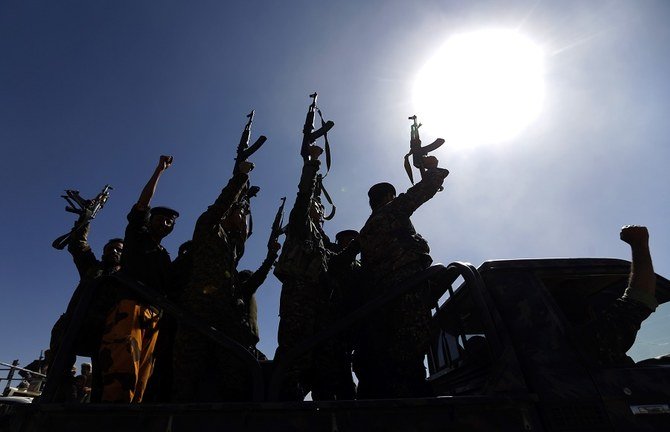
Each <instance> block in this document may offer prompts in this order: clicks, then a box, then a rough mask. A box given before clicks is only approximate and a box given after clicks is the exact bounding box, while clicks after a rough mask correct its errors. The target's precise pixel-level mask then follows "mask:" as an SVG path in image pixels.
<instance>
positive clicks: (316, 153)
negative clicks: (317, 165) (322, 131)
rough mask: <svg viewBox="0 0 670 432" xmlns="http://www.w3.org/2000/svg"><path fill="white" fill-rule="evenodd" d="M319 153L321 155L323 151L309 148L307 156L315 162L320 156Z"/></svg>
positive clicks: (316, 147)
mask: <svg viewBox="0 0 670 432" xmlns="http://www.w3.org/2000/svg"><path fill="white" fill-rule="evenodd" d="M321 153H323V149H322V148H321V147H319V146H315V145H312V146H309V156H310V159H312V160H317V159H318V158H319V156H321Z"/></svg>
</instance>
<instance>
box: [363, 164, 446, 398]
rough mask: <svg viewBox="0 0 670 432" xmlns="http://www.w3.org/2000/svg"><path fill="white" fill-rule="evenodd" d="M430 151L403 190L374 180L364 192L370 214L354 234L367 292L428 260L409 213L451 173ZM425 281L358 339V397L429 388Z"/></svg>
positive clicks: (374, 293)
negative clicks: (415, 177)
mask: <svg viewBox="0 0 670 432" xmlns="http://www.w3.org/2000/svg"><path fill="white" fill-rule="evenodd" d="M437 163H438V161H437V159H436V158H435V157H434V156H428V157H424V167H425V168H426V172H425V174H424V176H423V178H422V179H421V181H420V182H418V183H417V184H416V185H414V186H412V187H411V188H409V189H408V190H407V193H404V194H400V195H399V196H397V197H396V191H395V188H394V187H393V185H391V184H389V183H378V184H376V185H374V186H372V187H371V188H370V190H369V192H368V197H369V198H370V207H371V209H372V214H371V215H370V217H369V218H368V220H367V222H366V223H365V226H364V227H363V229H361V232H360V236H359V237H358V239H359V242H360V245H361V262H362V266H363V270H364V271H366V272H367V273H368V276H369V277H370V286H369V291H370V292H369V294H370V295H369V298H375V297H378V296H380V295H383V294H384V293H386V292H388V290H390V289H391V288H392V287H394V286H397V285H399V284H403V283H406V282H408V281H409V280H411V278H412V276H414V275H415V274H417V273H418V272H421V271H423V270H425V269H427V268H428V267H429V266H430V264H431V263H432V258H431V257H430V255H429V252H430V248H429V247H428V243H427V242H426V240H424V238H423V237H421V235H420V234H418V233H417V232H416V230H415V229H414V226H413V225H412V222H411V221H410V216H411V215H412V214H413V213H414V211H416V210H417V209H418V208H419V207H420V206H421V205H422V204H423V203H425V202H426V201H428V200H429V199H431V198H432V197H433V196H434V195H435V193H436V192H437V191H438V190H439V189H440V187H441V186H442V183H443V182H444V179H445V178H446V177H447V175H448V174H449V171H447V170H446V169H441V168H438V167H437ZM430 308H431V305H430V302H429V296H428V287H427V286H425V287H419V288H417V289H415V290H413V291H412V292H409V293H407V294H404V295H403V296H401V297H400V298H398V299H397V300H395V301H394V302H392V303H390V305H389V306H388V308H387V309H385V310H383V311H380V312H379V313H378V314H376V315H374V316H373V317H372V318H371V319H370V321H369V322H368V323H367V326H366V328H365V329H364V331H363V332H362V335H361V340H360V341H359V343H358V347H357V352H356V355H355V359H354V370H355V372H356V375H357V376H358V379H359V384H358V396H359V397H360V398H399V397H416V396H424V395H427V394H428V393H429V388H428V386H427V384H426V382H425V376H426V371H425V368H424V365H423V358H424V355H425V352H426V350H427V347H428V342H429V336H430V334H429V333H430V328H429V324H430Z"/></svg>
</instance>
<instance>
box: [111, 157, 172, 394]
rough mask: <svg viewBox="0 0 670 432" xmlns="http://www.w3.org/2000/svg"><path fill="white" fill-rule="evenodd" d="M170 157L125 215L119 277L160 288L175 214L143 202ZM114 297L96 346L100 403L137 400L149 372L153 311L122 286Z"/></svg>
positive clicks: (149, 196) (154, 330)
mask: <svg viewBox="0 0 670 432" xmlns="http://www.w3.org/2000/svg"><path fill="white" fill-rule="evenodd" d="M171 164H172V156H161V157H160V160H159V161H158V166H156V169H155V170H154V173H153V175H152V176H151V178H150V179H149V181H148V182H147V184H146V185H145V186H144V189H142V193H141V194H140V197H139V199H138V200H137V203H136V204H135V205H134V206H133V208H132V209H131V210H130V213H129V214H128V226H127V227H126V235H125V238H124V251H123V256H122V258H121V266H122V269H123V270H122V272H123V275H124V276H125V277H127V278H129V279H133V280H136V281H137V282H139V283H142V284H144V285H147V286H149V287H151V288H153V289H155V290H158V291H160V292H165V290H166V287H167V286H168V282H169V269H170V255H169V254H168V252H167V250H165V248H164V247H163V246H162V245H161V241H162V240H163V238H165V237H166V236H167V235H169V234H170V233H171V232H172V230H173V229H174V224H175V220H176V219H177V217H178V216H179V213H178V212H176V211H175V210H172V209H170V208H167V207H154V208H151V207H150V206H149V204H150V202H151V199H152V198H153V195H154V192H155V190H156V185H157V184H158V180H159V179H160V177H161V175H162V174H163V172H164V171H165V170H166V169H168V167H169V166H170V165H171ZM116 289H117V299H118V300H117V301H116V304H115V305H114V307H113V308H112V309H111V312H109V313H108V315H107V319H106V322H105V332H104V334H103V337H102V343H101V347H100V367H101V369H102V375H103V393H102V401H103V402H121V403H131V402H133V403H137V402H141V401H142V397H143V395H144V390H145V388H146V385H147V381H148V380H149V377H151V373H152V370H153V365H154V359H153V350H154V346H155V344H156V338H157V337H158V320H159V313H158V310H156V309H155V308H154V307H152V306H151V305H149V304H147V302H146V301H145V300H142V299H141V298H140V297H139V296H138V295H137V294H135V293H134V292H133V291H132V290H130V289H129V288H127V287H125V286H120V283H119V284H118V285H117V286H116Z"/></svg>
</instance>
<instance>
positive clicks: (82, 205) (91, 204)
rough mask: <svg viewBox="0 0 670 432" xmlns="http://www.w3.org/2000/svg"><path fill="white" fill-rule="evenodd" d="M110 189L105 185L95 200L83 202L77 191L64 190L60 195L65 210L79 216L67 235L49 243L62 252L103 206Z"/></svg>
mask: <svg viewBox="0 0 670 432" xmlns="http://www.w3.org/2000/svg"><path fill="white" fill-rule="evenodd" d="M111 189H112V187H111V186H110V185H105V187H104V188H102V192H100V193H99V194H98V195H97V196H96V197H95V198H93V199H92V200H85V199H83V198H82V197H81V196H79V191H76V190H69V189H68V190H66V191H65V195H61V197H63V198H64V199H65V201H67V203H68V205H67V206H66V207H65V210H66V211H68V212H70V213H75V214H78V215H79V219H78V220H77V222H76V223H75V224H74V227H73V228H72V230H70V232H69V233H67V234H64V235H62V236H60V237H58V238H57V239H56V240H54V241H53V243H51V246H53V247H54V248H55V249H58V250H62V249H64V248H65V246H67V245H68V244H69V242H70V240H71V237H72V236H73V235H76V234H78V231H80V230H82V229H84V228H86V225H87V224H88V223H89V222H90V221H91V220H92V219H95V217H96V216H97V215H98V213H99V212H100V210H102V208H103V207H104V206H105V203H106V202H107V199H109V191H110V190H111Z"/></svg>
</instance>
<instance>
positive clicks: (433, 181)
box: [389, 156, 449, 217]
mask: <svg viewBox="0 0 670 432" xmlns="http://www.w3.org/2000/svg"><path fill="white" fill-rule="evenodd" d="M437 163H438V161H437V158H436V157H434V156H428V157H425V158H424V167H425V168H426V173H425V174H424V176H423V178H422V179H421V181H420V182H418V183H417V184H415V185H414V186H412V187H411V188H409V189H407V192H406V193H404V194H400V195H398V196H397V197H396V198H395V199H394V200H393V201H391V203H389V205H390V206H393V207H394V208H395V209H397V210H398V211H399V212H401V213H403V214H405V215H406V216H407V217H409V216H411V215H412V213H414V212H415V211H416V209H418V208H419V207H421V205H422V204H423V203H425V202H426V201H428V200H429V199H431V198H432V197H433V196H435V194H436V193H437V191H438V190H439V189H440V188H441V187H442V183H444V179H445V178H447V176H448V175H449V171H448V170H446V169H444V168H438V167H437Z"/></svg>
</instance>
